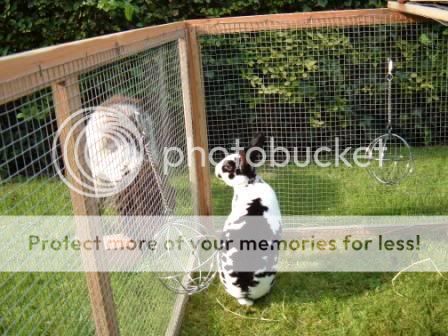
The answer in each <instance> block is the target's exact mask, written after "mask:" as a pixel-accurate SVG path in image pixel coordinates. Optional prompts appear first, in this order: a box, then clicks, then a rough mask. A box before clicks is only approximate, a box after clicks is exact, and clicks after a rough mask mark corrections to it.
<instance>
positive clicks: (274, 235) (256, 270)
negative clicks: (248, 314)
mask: <svg viewBox="0 0 448 336" xmlns="http://www.w3.org/2000/svg"><path fill="white" fill-rule="evenodd" d="M264 140H265V138H264V136H263V135H262V134H258V135H256V136H255V137H254V138H253V139H252V142H251V145H250V147H248V148H245V149H244V150H242V151H240V152H239V153H236V154H232V155H229V156H227V157H225V158H224V159H223V160H222V161H221V162H219V163H218V164H217V165H216V167H215V175H216V177H217V178H219V179H220V180H222V181H223V182H225V183H226V184H227V185H229V186H231V187H232V188H233V191H234V194H233V200H232V211H231V213H230V215H229V216H228V218H227V219H226V222H225V224H224V229H223V237H222V249H221V251H220V253H219V254H218V266H219V275H220V279H221V282H222V284H223V285H224V287H225V289H226V291H227V293H229V294H230V295H231V296H233V297H235V298H236V299H237V300H238V302H239V303H240V304H241V305H252V304H253V300H256V299H258V298H260V297H262V296H264V295H266V294H267V293H269V291H270V289H271V287H272V284H273V282H274V279H275V275H276V264H277V259H278V251H277V250H276V248H275V243H273V242H275V241H278V240H279V239H280V234H281V214H280V207H279V204H278V201H277V196H276V194H275V192H274V190H273V189H272V188H271V186H270V185H269V184H267V183H266V182H264V181H263V179H262V178H261V177H260V176H258V175H257V174H256V172H255V167H253V166H252V165H251V164H250V163H249V162H248V158H249V159H250V162H251V163H255V161H256V157H257V154H258V153H257V151H256V150H255V149H256V147H258V148H261V146H262V145H263V143H264ZM250 148H253V149H252V150H251V151H249V149H250ZM247 241H252V242H253V241H255V242H256V244H260V242H261V241H264V243H263V246H264V247H266V246H269V247H268V248H267V249H266V250H263V249H259V248H255V249H254V248H253V247H254V246H253V245H251V247H249V245H250V244H249V243H247V244H244V246H245V248H242V247H243V246H242V244H243V242H247ZM257 246H258V245H257ZM259 246H260V247H261V244H260V245H259Z"/></svg>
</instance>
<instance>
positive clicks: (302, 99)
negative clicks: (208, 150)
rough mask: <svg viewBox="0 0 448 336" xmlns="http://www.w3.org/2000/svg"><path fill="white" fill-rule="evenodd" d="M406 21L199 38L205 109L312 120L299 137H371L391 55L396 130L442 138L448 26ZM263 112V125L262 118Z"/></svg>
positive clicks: (382, 120) (380, 117) (415, 140)
mask: <svg viewBox="0 0 448 336" xmlns="http://www.w3.org/2000/svg"><path fill="white" fill-rule="evenodd" d="M406 29H407V31H406V32H405V33H403V31H402V28H391V27H386V26H380V25H379V26H376V27H375V28H374V29H373V28H372V26H366V27H356V28H353V29H350V28H343V29H342V28H329V27H326V28H322V29H303V30H301V29H291V30H278V31H269V32H266V31H262V32H260V33H242V34H234V35H226V36H224V37H222V36H211V37H209V36H205V37H202V41H201V43H202V46H203V62H204V69H205V80H206V83H205V87H206V90H208V91H207V93H206V95H207V96H209V97H211V98H209V102H208V104H209V106H208V109H209V110H211V111H213V113H214V114H216V115H215V117H216V118H219V116H218V114H222V118H224V117H225V116H226V115H228V113H229V111H230V110H231V109H235V108H241V111H240V112H234V115H240V116H242V117H241V122H242V123H245V122H246V123H247V125H246V126H247V127H250V126H249V125H250V124H251V123H252V121H253V119H254V118H255V116H258V120H259V121H258V127H261V128H263V127H265V128H278V129H282V125H283V128H284V127H285V125H290V124H291V123H294V124H295V125H296V129H300V128H311V134H309V136H307V138H306V139H304V141H301V142H302V143H303V145H307V146H310V145H311V143H314V144H316V145H317V143H316V141H314V139H313V137H314V138H316V137H319V138H323V137H325V138H326V141H330V140H329V138H331V137H330V136H329V135H331V134H333V133H334V132H335V130H336V132H339V133H340V131H342V130H344V129H345V130H346V131H347V134H358V137H359V139H360V140H361V141H364V142H366V141H371V140H372V136H374V135H375V134H373V133H372V132H374V131H375V130H376V131H377V132H378V130H383V131H384V129H385V125H386V116H387V111H386V97H387V90H386V80H385V65H386V64H387V59H388V58H389V57H391V58H392V59H393V60H394V64H395V71H394V74H395V78H394V80H393V82H392V85H393V86H392V90H393V106H392V108H393V119H394V120H393V124H394V128H395V130H396V131H397V132H398V133H400V134H401V135H402V136H404V137H405V138H406V139H408V141H409V142H410V143H411V144H413V145H433V144H441V143H443V142H444V141H446V138H447V137H448V134H447V130H446V129H445V128H444V127H441V125H442V124H443V123H444V120H446V114H447V106H446V105H447V103H446V101H445V99H440V98H441V97H443V95H444V93H443V92H444V91H446V85H447V84H446V83H447V80H448V69H447V61H446V56H445V52H444V50H447V48H448V43H447V38H446V36H447V35H448V29H446V28H444V27H442V26H436V25H423V26H421V27H420V28H419V29H417V30H414V29H413V28H412V27H409V28H406ZM218 50H219V52H218ZM216 72H219V74H218V73H216ZM215 77H219V78H228V79H229V80H227V81H221V80H216V81H215V80H214V78H215ZM221 96H223V97H226V102H224V104H223V105H226V106H227V107H225V106H222V107H221V106H217V104H219V102H218V101H217V100H219V99H218V98H217V99H215V98H213V97H221ZM409 102H415V104H413V105H412V106H411V104H409ZM229 103H230V104H229ZM220 108H222V113H221V112H220ZM285 111H294V112H293V113H288V112H285ZM272 112H275V113H272ZM266 114H269V117H267V118H265V119H266V120H269V123H270V124H269V125H267V124H266V125H264V124H262V122H260V119H261V120H263V115H266ZM279 115H282V116H280V117H278V116H279ZM300 116H302V117H300ZM277 119H278V120H277ZM299 119H302V120H299ZM298 123H299V124H298ZM243 128H244V127H243ZM212 133H213V130H212ZM221 133H222V132H221ZM370 133H372V134H370ZM288 137H293V136H292V135H291V136H285V138H288ZM353 140H354V139H352V138H348V139H347V141H353ZM212 141H213V139H212ZM326 144H327V145H328V144H329V143H328V142H327V143H326ZM284 145H288V144H284Z"/></svg>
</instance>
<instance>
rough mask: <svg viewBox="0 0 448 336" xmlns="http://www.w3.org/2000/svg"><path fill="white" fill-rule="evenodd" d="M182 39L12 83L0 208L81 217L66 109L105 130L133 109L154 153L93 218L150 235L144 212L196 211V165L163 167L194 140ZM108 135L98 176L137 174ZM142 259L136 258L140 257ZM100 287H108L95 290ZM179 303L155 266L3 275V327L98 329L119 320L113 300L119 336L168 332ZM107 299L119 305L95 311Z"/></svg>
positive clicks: (6, 98) (100, 145)
mask: <svg viewBox="0 0 448 336" xmlns="http://www.w3.org/2000/svg"><path fill="white" fill-rule="evenodd" d="M137 34H138V33H137ZM183 34H184V32H183V31H179V32H175V34H171V35H169V34H168V35H164V38H163V39H160V38H159V39H158V40H157V41H156V42H155V41H153V40H151V39H150V38H149V39H143V38H140V39H141V41H138V42H135V43H132V44H128V45H126V47H117V48H112V49H110V50H106V51H104V52H101V53H97V54H92V55H89V56H85V57H83V58H79V59H75V60H73V61H68V62H67V63H64V64H62V65H58V66H54V67H49V68H47V69H41V71H40V72H39V73H32V74H30V75H29V76H25V77H21V78H18V79H14V80H12V81H10V82H7V83H1V84H0V92H1V93H2V95H1V97H0V101H1V102H2V105H0V122H1V132H0V215H2V216H12V215H14V216H31V215H33V216H72V215H73V214H77V215H79V213H77V211H76V209H75V210H74V207H72V200H71V194H70V190H69V188H67V186H66V185H65V184H64V183H63V182H62V181H61V178H60V177H63V176H64V175H65V176H66V175H67V174H68V173H69V170H70V167H68V166H67V162H68V161H67V158H65V159H64V160H63V158H62V154H61V153H62V148H61V144H60V143H57V142H56V144H57V147H56V151H54V152H53V153H56V156H53V157H52V155H51V154H52V146H53V145H54V142H55V139H56V132H57V129H58V126H60V125H61V120H60V118H61V111H62V110H63V109H66V110H67V109H68V112H69V115H70V116H72V115H76V114H77V112H78V111H77V110H78V109H79V110H80V112H81V114H80V115H79V116H78V117H77V119H76V121H78V120H80V121H81V124H80V125H81V127H80V128H81V131H83V132H84V131H85V132H87V133H88V132H89V129H90V130H92V129H93V130H95V131H96V130H97V129H96V128H95V127H96V126H97V125H96V124H95V122H96V121H97V120H98V118H99V119H100V120H102V119H101V118H102V117H101V110H100V109H99V107H101V106H102V107H105V108H110V109H114V108H115V109H119V110H120V113H121V112H123V113H124V114H127V113H129V118H128V119H129V120H131V121H132V123H133V126H134V127H135V129H136V132H137V133H136V134H133V136H134V137H133V138H132V139H131V140H135V141H137V140H138V141H141V142H142V144H143V153H144V156H143V157H144V158H143V161H142V163H141V166H140V168H141V169H139V170H138V172H137V174H136V176H134V177H135V178H134V179H133V180H132V181H131V183H130V184H128V185H127V186H126V187H125V188H124V189H122V190H121V191H120V192H118V193H117V194H115V195H112V196H110V195H101V194H98V195H94V196H95V197H94V201H89V202H87V203H88V204H89V205H90V206H91V209H84V210H85V212H86V213H84V214H100V215H102V216H108V215H114V216H115V215H119V216H123V218H125V219H123V220H121V221H120V223H119V224H120V225H119V226H115V227H107V228H104V229H105V230H106V231H105V234H108V235H111V236H121V237H127V238H140V239H141V238H142V237H148V236H149V237H150V236H151V235H152V234H153V233H154V232H153V231H154V229H155V228H156V227H148V225H147V223H145V222H144V221H143V220H142V219H141V218H142V217H141V216H156V215H157V216H165V215H178V216H186V215H193V212H194V210H193V196H192V192H191V185H190V180H189V170H188V166H187V162H184V163H183V164H182V165H178V166H177V167H176V168H175V169H174V168H173V169H170V170H169V171H168V172H165V171H164V170H163V166H162V158H163V149H164V148H165V147H176V148H179V149H180V150H181V151H183V152H184V153H185V152H186V146H187V138H186V131H185V121H184V102H183V88H182V80H181V78H182V76H185V74H183V73H182V71H186V69H181V66H180V57H181V56H180V54H179V45H178V40H177V39H178V38H179V37H182V36H183ZM13 88H17V90H13ZM5 92H6V94H4V93H5ZM81 109H82V110H81ZM89 125H90V126H89ZM121 126H123V127H124V128H125V126H126V124H123V125H121ZM121 126H120V127H121ZM89 127H90V128H89ZM89 136H92V135H91V134H90V135H89V134H88V135H87V138H88V137H89ZM137 138H138V139H137ZM59 140H60V139H59ZM102 140H103V139H102ZM104 140H105V141H99V142H95V143H94V146H91V147H89V146H88V140H87V147H88V148H87V149H88V151H89V155H90V159H91V160H93V159H94V158H100V159H101V160H99V161H96V163H97V165H96V166H95V165H93V168H94V169H93V171H92V173H98V175H96V177H98V181H99V180H100V179H104V178H105V177H106V178H111V179H112V178H113V177H114V176H121V177H122V176H124V175H127V174H128V172H127V171H124V170H123V171H122V170H121V169H122V168H123V169H124V168H126V167H122V166H121V165H120V162H121V161H122V160H120V158H122V156H117V155H123V150H124V148H123V147H120V148H115V147H114V143H109V142H108V141H107V139H104ZM65 142H67V140H65ZM125 154H128V153H127V152H126V153H125ZM57 167H59V173H61V171H62V176H61V175H58V169H57ZM127 168H129V167H127ZM129 169H130V168H129ZM99 173H101V174H103V175H100V174H99ZM117 174H118V175H117ZM101 181H102V180H101ZM96 196H98V197H96ZM72 198H73V195H72ZM88 198H89V200H90V199H91V195H90V197H88ZM86 199H87V198H86ZM87 203H86V204H87ZM74 205H76V206H78V207H79V206H80V205H79V204H74ZM75 208H76V207H75ZM145 224H146V225H145ZM157 224H158V225H161V224H164V223H163V221H162V222H161V223H157ZM107 230H108V231H107ZM68 234H70V235H73V234H74V233H73V232H72V231H71V232H69V233H68ZM143 235H145V236H143ZM131 254H132V253H131ZM131 254H128V255H126V256H127V257H129V258H131V259H132V258H133V257H136V258H137V259H138V257H139V256H137V255H136V254H133V255H131ZM128 261H129V260H128ZM94 286H99V291H97V292H96V293H95V290H92V287H94ZM96 290H98V288H96ZM89 294H90V297H91V300H92V302H93V305H94V307H93V309H92V308H91V303H90V302H89ZM95 295H97V296H98V297H97V298H95V297H94V298H92V296H95ZM110 298H112V299H113V301H114V302H112V304H111V303H110V302H108V300H109V299H110ZM175 300H176V294H174V293H172V292H169V291H168V290H166V289H165V288H164V287H163V285H162V284H161V283H160V281H158V275H157V274H155V273H115V274H110V275H107V276H106V275H101V274H100V275H98V274H91V275H88V276H87V282H86V275H85V274H82V273H0V333H1V334H11V335H12V334H14V335H28V334H35V335H46V334H64V335H65V334H76V335H78V334H83V335H88V334H94V333H95V323H94V321H93V320H95V321H97V320H98V319H101V318H102V319H103V320H104V316H106V317H107V316H112V317H114V314H115V312H113V313H112V312H110V311H107V310H108V309H109V310H110V308H111V307H112V310H115V311H116V316H117V321H116V323H115V322H114V321H107V320H106V321H105V322H104V323H105V324H106V325H105V326H104V328H107V330H109V331H110V333H111V334H113V328H114V325H115V324H116V325H118V328H119V332H120V334H123V335H135V334H140V333H141V334H143V333H145V334H150V335H161V334H163V333H164V332H165V330H166V328H167V325H168V322H169V318H170V316H171V314H172V311H173V306H174V303H175ZM98 303H99V305H103V304H104V305H106V306H108V307H96V306H95V305H97V304H98ZM101 309H102V311H101ZM98 310H99V311H100V313H98ZM101 314H103V315H102V316H100V315H101ZM92 317H93V319H92ZM96 328H98V324H96Z"/></svg>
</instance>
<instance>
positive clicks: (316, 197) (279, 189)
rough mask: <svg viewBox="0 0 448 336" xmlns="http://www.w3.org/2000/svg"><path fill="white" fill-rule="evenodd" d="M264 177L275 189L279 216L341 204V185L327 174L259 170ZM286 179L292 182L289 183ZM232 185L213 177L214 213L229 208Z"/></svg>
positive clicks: (312, 212) (226, 211)
mask: <svg viewBox="0 0 448 336" xmlns="http://www.w3.org/2000/svg"><path fill="white" fill-rule="evenodd" d="M260 175H261V176H262V177H263V179H264V180H265V181H266V182H267V183H269V184H270V185H271V187H272V188H273V189H274V190H275V192H276V194H277V197H278V200H279V203H280V208H281V212H282V215H284V216H288V215H315V214H320V213H324V212H325V211H327V210H328V209H329V208H330V207H335V206H336V207H337V206H338V204H339V203H340V199H341V195H340V192H339V190H340V187H339V186H338V183H337V181H335V180H333V179H330V178H329V177H325V176H321V175H316V174H310V173H303V172H301V171H300V170H297V169H296V170H293V169H286V170H284V171H283V172H281V171H278V173H273V172H264V173H263V172H262V173H261V174H260ZM288 181H294V183H289V182H288ZM232 197H233V190H232V188H230V187H228V186H226V185H225V184H224V183H222V182H220V181H217V180H216V179H213V178H212V199H213V214H214V215H215V216H226V215H228V214H229V213H230V211H231V208H232Z"/></svg>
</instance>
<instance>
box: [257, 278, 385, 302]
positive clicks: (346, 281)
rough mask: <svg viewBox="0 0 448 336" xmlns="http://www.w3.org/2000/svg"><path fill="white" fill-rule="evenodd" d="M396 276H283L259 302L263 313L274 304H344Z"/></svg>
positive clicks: (377, 287) (376, 288) (277, 279)
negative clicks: (328, 301) (333, 300)
mask: <svg viewBox="0 0 448 336" xmlns="http://www.w3.org/2000/svg"><path fill="white" fill-rule="evenodd" d="M393 276H394V274H393V273H279V274H278V275H277V278H276V283H275V285H274V287H273V289H272V292H271V293H269V294H268V295H267V296H265V297H263V298H261V299H260V300H258V301H257V306H258V307H259V308H260V309H263V308H266V307H268V306H271V305H272V304H281V305H282V304H286V305H291V304H298V305H299V304H307V303H315V302H322V301H325V300H327V299H337V300H343V299H344V298H350V297H353V296H358V295H363V294H364V293H368V292H370V291H372V290H378V289H379V288H380V287H381V286H383V285H384V284H386V283H387V284H390V282H391V280H392V278H393Z"/></svg>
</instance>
